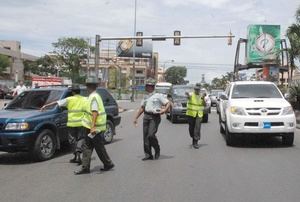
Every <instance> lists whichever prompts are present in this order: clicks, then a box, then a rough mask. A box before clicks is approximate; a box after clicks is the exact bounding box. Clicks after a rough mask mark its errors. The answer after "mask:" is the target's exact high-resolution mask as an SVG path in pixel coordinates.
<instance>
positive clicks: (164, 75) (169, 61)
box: [163, 60, 175, 81]
mask: <svg viewBox="0 0 300 202" xmlns="http://www.w3.org/2000/svg"><path fill="white" fill-rule="evenodd" d="M173 62H175V60H166V61H164V62H163V64H164V65H163V78H164V81H166V72H165V71H166V63H173Z"/></svg>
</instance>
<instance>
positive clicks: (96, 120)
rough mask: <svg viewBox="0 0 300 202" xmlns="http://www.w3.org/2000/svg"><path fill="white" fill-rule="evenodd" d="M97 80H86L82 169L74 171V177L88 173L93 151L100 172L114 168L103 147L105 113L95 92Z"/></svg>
mask: <svg viewBox="0 0 300 202" xmlns="http://www.w3.org/2000/svg"><path fill="white" fill-rule="evenodd" d="M97 86H98V79H97V78H95V77H90V78H87V80H86V87H87V90H88V93H89V97H88V100H87V102H86V104H85V106H84V111H85V113H84V117H83V120H82V124H83V126H84V127H85V144H84V149H83V156H82V168H81V170H79V171H75V174H76V175H80V174H86V173H90V164H91V156H92V153H93V149H94V148H95V150H96V153H97V155H98V157H99V158H100V160H101V161H102V163H103V164H104V167H103V168H101V170H102V171H108V170H110V169H112V168H113V167H114V164H113V163H112V161H111V160H110V158H109V156H108V154H107V152H106V149H105V147H104V142H105V141H104V136H103V135H104V132H105V131H106V113H105V108H104V105H103V102H102V99H101V97H100V95H99V94H98V93H97V92H96V89H97Z"/></svg>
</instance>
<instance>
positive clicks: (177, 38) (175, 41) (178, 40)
mask: <svg viewBox="0 0 300 202" xmlns="http://www.w3.org/2000/svg"><path fill="white" fill-rule="evenodd" d="M180 35H181V31H178V30H176V31H174V36H175V38H174V46H180V37H176V36H180Z"/></svg>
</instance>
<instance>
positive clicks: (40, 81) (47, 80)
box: [31, 76, 63, 87]
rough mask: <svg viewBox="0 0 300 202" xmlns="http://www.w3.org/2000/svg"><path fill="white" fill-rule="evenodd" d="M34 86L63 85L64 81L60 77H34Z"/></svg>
mask: <svg viewBox="0 0 300 202" xmlns="http://www.w3.org/2000/svg"><path fill="white" fill-rule="evenodd" d="M31 81H32V86H33V87H34V86H51V85H62V84H63V79H62V78H59V77H46V76H33V77H32V80H31Z"/></svg>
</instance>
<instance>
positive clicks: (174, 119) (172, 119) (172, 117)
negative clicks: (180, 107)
mask: <svg viewBox="0 0 300 202" xmlns="http://www.w3.org/2000/svg"><path fill="white" fill-rule="evenodd" d="M170 119H171V122H172V123H177V121H178V120H177V117H176V116H175V115H173V114H171V117H170Z"/></svg>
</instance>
